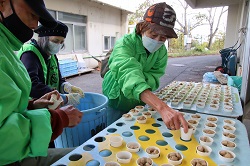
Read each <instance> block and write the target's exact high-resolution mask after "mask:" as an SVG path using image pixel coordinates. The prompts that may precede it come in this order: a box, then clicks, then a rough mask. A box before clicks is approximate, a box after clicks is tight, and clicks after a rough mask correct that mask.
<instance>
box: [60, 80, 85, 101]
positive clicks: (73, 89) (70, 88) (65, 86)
mask: <svg viewBox="0 0 250 166" xmlns="http://www.w3.org/2000/svg"><path fill="white" fill-rule="evenodd" d="M63 91H64V92H66V93H79V94H80V95H81V97H84V93H83V90H82V89H81V88H79V87H77V86H73V85H71V84H70V83H68V82H65V83H64V84H63Z"/></svg>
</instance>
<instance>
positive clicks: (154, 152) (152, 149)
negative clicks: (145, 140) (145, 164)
mask: <svg viewBox="0 0 250 166" xmlns="http://www.w3.org/2000/svg"><path fill="white" fill-rule="evenodd" d="M145 151H146V153H147V155H148V157H149V158H152V159H153V158H157V157H159V155H160V153H161V151H160V149H159V148H158V147H156V146H149V147H147V148H146V150H145Z"/></svg>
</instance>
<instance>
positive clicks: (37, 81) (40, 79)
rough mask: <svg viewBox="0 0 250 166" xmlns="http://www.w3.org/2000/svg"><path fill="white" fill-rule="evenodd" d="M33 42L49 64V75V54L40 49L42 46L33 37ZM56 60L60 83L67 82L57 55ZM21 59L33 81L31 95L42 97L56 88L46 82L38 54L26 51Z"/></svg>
mask: <svg viewBox="0 0 250 166" xmlns="http://www.w3.org/2000/svg"><path fill="white" fill-rule="evenodd" d="M32 43H34V45H35V46H36V48H37V49H38V50H39V51H40V53H41V54H42V56H43V58H44V60H45V63H46V64H47V68H48V71H47V72H48V73H47V75H48V74H49V71H50V70H49V66H48V56H47V55H46V54H45V53H44V52H43V51H42V50H41V49H40V47H39V46H38V45H37V42H36V40H34V39H32ZM56 60H57V66H58V73H59V85H61V84H62V83H63V82H65V79H63V78H62V76H61V73H60V70H59V64H58V59H57V57H56ZM21 61H22V62H23V64H24V66H25V67H26V69H27V71H28V73H29V76H30V79H31V82H32V88H31V92H30V97H33V98H40V97H42V96H43V95H44V94H46V93H48V92H51V91H53V90H54V89H51V88H50V87H49V86H48V85H46V84H45V80H44V73H43V68H42V65H41V63H40V60H39V58H38V57H37V55H36V54H35V53H34V52H33V51H27V52H24V53H23V54H22V56H21ZM47 78H48V76H47Z"/></svg>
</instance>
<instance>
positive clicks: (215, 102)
mask: <svg viewBox="0 0 250 166" xmlns="http://www.w3.org/2000/svg"><path fill="white" fill-rule="evenodd" d="M210 104H214V105H219V104H220V102H219V101H218V100H213V99H212V100H211V102H210Z"/></svg>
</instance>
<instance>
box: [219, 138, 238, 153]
mask: <svg viewBox="0 0 250 166" xmlns="http://www.w3.org/2000/svg"><path fill="white" fill-rule="evenodd" d="M223 142H226V143H227V144H231V145H233V146H231V147H229V146H228V145H227V146H225V145H224V144H223ZM221 147H222V149H223V150H230V151H233V150H234V149H235V148H236V143H234V142H232V141H228V140H223V141H221Z"/></svg>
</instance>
